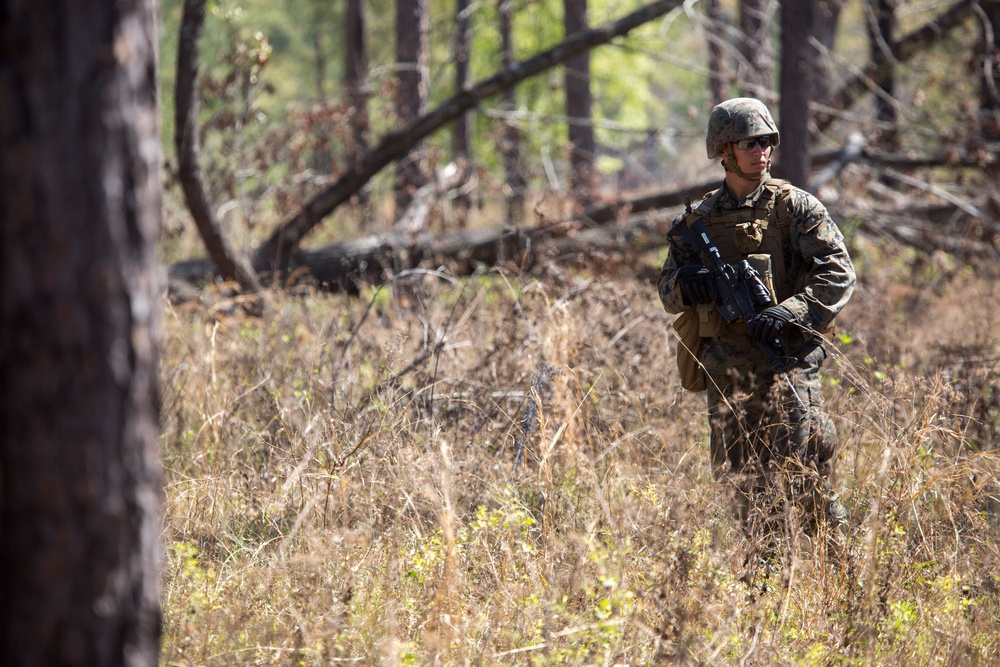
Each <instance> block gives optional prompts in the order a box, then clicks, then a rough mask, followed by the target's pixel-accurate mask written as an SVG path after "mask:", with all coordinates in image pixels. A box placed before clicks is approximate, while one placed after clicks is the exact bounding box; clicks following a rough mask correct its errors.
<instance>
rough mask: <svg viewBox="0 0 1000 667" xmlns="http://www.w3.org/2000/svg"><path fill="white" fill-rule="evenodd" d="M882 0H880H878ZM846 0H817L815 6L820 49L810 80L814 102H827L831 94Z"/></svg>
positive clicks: (815, 24) (813, 32) (814, 35)
mask: <svg viewBox="0 0 1000 667" xmlns="http://www.w3.org/2000/svg"><path fill="white" fill-rule="evenodd" d="M876 1H880V0H876ZM843 8H844V0H817V2H815V4H814V6H813V29H812V35H813V37H815V38H816V41H817V42H818V43H819V46H820V49H819V51H817V52H816V53H815V54H814V55H813V71H812V77H811V78H810V80H809V85H810V86H811V88H810V91H809V97H810V99H811V100H813V101H814V102H821V103H822V102H825V101H826V99H827V97H828V96H829V95H830V71H831V69H830V68H831V64H832V63H831V59H830V57H829V56H828V54H830V53H832V52H833V49H834V42H835V41H836V38H837V28H838V26H839V25H840V11H841V10H842V9H843Z"/></svg>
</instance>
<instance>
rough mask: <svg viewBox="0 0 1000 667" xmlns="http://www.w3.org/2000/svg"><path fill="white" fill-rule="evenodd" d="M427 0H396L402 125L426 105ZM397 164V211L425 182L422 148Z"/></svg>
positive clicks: (398, 111) (398, 109)
mask: <svg viewBox="0 0 1000 667" xmlns="http://www.w3.org/2000/svg"><path fill="white" fill-rule="evenodd" d="M427 3H428V0H396V68H397V70H396V114H397V115H398V116H399V123H400V126H402V127H405V126H407V125H409V124H410V123H412V122H414V121H415V120H416V119H418V118H420V117H421V116H422V115H423V114H424V112H425V111H426V109H427V99H428V73H427V55H428V54H427V49H428V44H427V41H428V36H429V31H430V27H429V25H428V21H429V17H428V14H427ZM401 157H402V159H401V160H400V161H399V162H398V163H397V164H396V185H395V194H396V211H397V213H402V212H403V211H404V210H406V207H407V206H409V204H410V199H411V198H412V197H413V193H415V192H416V191H417V190H418V189H420V187H421V186H423V185H424V184H425V183H426V182H427V177H426V174H425V171H424V170H425V165H424V156H423V153H422V151H421V150H420V149H419V147H418V148H417V150H414V151H411V152H408V153H407V154H405V155H403V156H401Z"/></svg>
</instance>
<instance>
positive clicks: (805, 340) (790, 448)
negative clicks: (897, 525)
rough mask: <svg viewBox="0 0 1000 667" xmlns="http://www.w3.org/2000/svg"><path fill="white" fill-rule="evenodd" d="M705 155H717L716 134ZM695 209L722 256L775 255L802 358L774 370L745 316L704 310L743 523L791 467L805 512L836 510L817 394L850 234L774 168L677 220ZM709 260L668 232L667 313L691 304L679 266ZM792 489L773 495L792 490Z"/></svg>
mask: <svg viewBox="0 0 1000 667" xmlns="http://www.w3.org/2000/svg"><path fill="white" fill-rule="evenodd" d="M758 104H759V103H758ZM761 106H763V105H761ZM765 113H766V110H765ZM767 120H770V117H769V116H768V119H767ZM771 122H772V124H773V121H771ZM741 131H745V130H740V129H739V128H737V129H736V131H735V134H736V136H737V137H738V136H739V133H740V132H741ZM751 136H755V135H751ZM774 143H775V144H776V143H777V137H776V135H775V141H774ZM708 150H709V155H710V156H712V154H713V153H712V151H713V146H712V132H711V130H710V134H709V146H708ZM717 151H718V149H717V148H716V152H717ZM772 200H773V201H772ZM782 207H783V208H782ZM762 210H764V211H769V212H768V213H767V214H764V213H762ZM688 215H695V216H699V217H700V218H701V220H702V222H703V223H704V224H705V226H706V229H707V231H708V233H709V235H710V236H711V237H712V239H713V241H714V242H715V244H716V245H717V246H718V247H719V250H720V252H721V253H722V257H723V260H724V261H726V262H729V263H731V264H732V263H735V262H738V261H739V260H742V259H746V258H747V257H748V256H749V255H751V254H755V255H757V256H758V257H759V254H760V253H763V254H765V255H767V256H768V257H769V263H770V264H771V265H772V266H773V275H772V276H770V279H771V283H772V286H773V289H772V293H773V295H774V297H775V299H776V302H777V304H779V305H781V306H783V307H784V308H786V309H787V310H788V311H789V312H790V313H791V315H792V316H793V318H794V321H793V322H794V323H793V326H791V327H790V328H789V329H788V330H786V332H785V336H784V338H785V344H786V354H787V356H789V357H792V358H794V361H793V363H792V366H791V368H790V370H789V373H788V374H787V379H786V377H785V376H775V374H774V372H773V370H772V368H771V366H770V365H769V364H768V362H767V361H766V360H765V359H764V356H763V354H762V353H761V352H760V351H759V350H758V348H757V346H756V344H755V343H754V341H753V340H752V339H751V338H750V336H749V334H748V332H747V328H746V325H745V324H744V323H743V322H742V321H737V322H734V323H732V324H729V323H726V322H725V320H723V319H722V318H721V317H720V316H718V314H717V312H715V311H714V307H712V306H701V307H700V309H701V310H702V311H704V310H705V309H706V308H707V309H709V310H711V311H712V313H711V314H712V315H714V316H715V317H714V319H713V321H712V322H704V325H705V327H706V328H703V329H702V331H701V335H702V336H703V338H702V343H703V344H702V348H701V350H700V353H699V354H698V359H699V360H700V362H701V364H702V365H703V368H704V371H705V373H706V375H707V378H708V381H707V402H708V411H709V423H710V428H711V457H712V469H713V473H714V475H715V476H716V478H717V479H720V480H727V481H729V482H731V483H733V484H734V486H735V488H736V489H737V490H738V491H739V492H740V493H738V494H737V495H738V498H740V499H742V502H741V503H740V513H741V518H742V519H743V520H744V521H747V520H748V516H747V513H748V510H749V509H750V508H751V507H752V505H753V499H754V498H756V499H757V500H761V499H763V498H765V496H768V495H769V494H770V495H775V491H776V489H775V475H774V472H775V471H776V470H778V469H785V470H788V469H789V465H788V464H791V465H792V467H794V468H795V469H797V471H798V472H799V473H806V474H805V475H804V476H803V475H802V474H799V475H798V476H797V477H798V479H799V487H798V493H796V495H797V496H798V497H797V500H798V503H797V504H798V506H799V507H801V508H802V510H803V511H804V513H806V514H807V516H809V517H817V516H819V515H821V512H820V510H821V509H824V510H827V511H828V510H829V504H830V501H831V494H830V492H829V489H830V480H831V477H832V474H833V470H832V468H833V462H834V455H835V452H836V448H837V435H836V431H835V430H834V427H833V424H832V423H831V421H830V419H829V417H828V416H827V414H826V413H825V412H824V411H823V408H822V400H821V397H820V377H819V369H820V366H821V364H822V363H823V361H824V359H825V358H826V352H825V351H824V349H823V344H822V342H823V340H822V338H821V336H820V333H821V332H824V331H826V330H828V329H829V328H830V326H831V325H832V322H833V319H834V317H835V316H836V315H837V313H839V312H840V310H841V309H842V308H843V307H844V305H845V304H846V302H847V300H848V299H849V298H850V296H851V293H852V292H853V290H854V285H855V273H854V267H853V265H852V264H851V260H850V257H849V256H848V253H847V249H846V247H845V245H844V237H843V235H842V234H841V232H840V230H839V229H838V228H837V225H836V224H835V223H834V221H833V220H832V219H831V217H830V215H829V213H828V212H827V210H826V208H825V207H824V206H823V205H822V204H821V203H820V202H819V200H817V199H816V198H815V197H814V196H812V195H810V194H809V193H807V192H805V191H803V190H800V189H798V188H795V187H793V186H791V185H790V184H788V183H787V181H780V180H777V179H772V178H770V176H769V175H768V174H767V173H766V172H765V173H764V174H763V177H762V179H761V182H760V184H759V185H758V187H757V189H756V190H755V191H754V192H753V193H751V194H750V195H749V196H748V197H746V198H745V199H744V200H742V201H737V200H736V199H734V197H733V196H732V195H731V194H730V193H729V191H728V190H727V189H726V187H725V186H723V187H722V188H720V189H719V190H718V191H716V192H713V193H710V194H709V195H707V196H706V198H705V199H704V200H703V201H702V202H701V203H700V204H699V205H698V206H697V207H695V209H694V212H693V213H691V214H686V215H682V216H680V217H679V218H678V219H677V220H675V221H674V224H675V225H681V224H685V220H687V219H688ZM776 220H778V221H780V222H776ZM768 221H770V224H768ZM761 228H763V232H762V229H761ZM701 262H702V260H701V259H700V258H699V256H698V254H697V253H696V252H695V250H694V249H693V248H692V247H691V246H690V245H689V244H688V243H687V242H686V241H685V240H684V239H683V238H682V237H681V236H680V235H679V234H671V241H670V248H669V255H668V257H667V259H666V261H665V262H664V264H663V268H662V270H661V272H660V276H659V280H658V283H657V287H658V291H659V295H660V300H661V301H662V303H663V307H664V308H665V309H666V310H667V311H668V312H670V313H683V312H684V311H685V310H689V309H690V308H691V306H689V305H688V304H686V303H685V300H684V298H683V294H682V290H681V289H680V287H679V285H678V282H677V276H678V270H679V269H680V268H681V267H683V266H685V265H689V264H701ZM702 320H703V321H704V320H705V317H704V316H702ZM789 384H791V385H792V386H793V387H794V389H795V393H797V394H798V397H799V398H800V399H801V402H802V404H804V407H805V409H804V410H803V408H802V406H801V405H800V403H799V401H798V400H796V399H795V397H794V394H793V393H792V391H791V389H790V387H789ZM786 479H788V478H787V477H786ZM803 479H807V480H809V481H808V482H802V480H803ZM802 484H804V486H802ZM788 491H790V489H787V488H786V489H783V490H781V491H780V492H778V493H777V495H779V496H787V493H788ZM817 505H819V506H817ZM837 507H838V508H839V505H837ZM839 511H842V508H840V509H839ZM836 518H837V519H838V520H840V519H841V517H839V516H838V517H836Z"/></svg>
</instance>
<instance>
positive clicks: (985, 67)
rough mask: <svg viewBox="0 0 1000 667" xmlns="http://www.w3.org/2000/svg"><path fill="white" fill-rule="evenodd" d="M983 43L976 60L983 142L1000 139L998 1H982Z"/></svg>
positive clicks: (999, 5) (999, 32)
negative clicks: (979, 57) (979, 55)
mask: <svg viewBox="0 0 1000 667" xmlns="http://www.w3.org/2000/svg"><path fill="white" fill-rule="evenodd" d="M980 6H981V7H982V10H983V19H984V21H983V26H982V35H983V36H982V43H981V46H980V53H981V57H982V60H981V61H980V63H979V126H980V128H981V131H982V134H983V139H984V140H985V141H1000V57H998V54H1000V51H998V49H997V40H998V39H1000V0H981V2H980Z"/></svg>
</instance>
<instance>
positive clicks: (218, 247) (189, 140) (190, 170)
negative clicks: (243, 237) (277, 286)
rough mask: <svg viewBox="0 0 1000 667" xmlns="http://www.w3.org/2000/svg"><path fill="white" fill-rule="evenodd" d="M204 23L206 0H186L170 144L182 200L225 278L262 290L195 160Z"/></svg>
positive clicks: (247, 288)
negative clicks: (224, 225)
mask: <svg viewBox="0 0 1000 667" xmlns="http://www.w3.org/2000/svg"><path fill="white" fill-rule="evenodd" d="M204 23H205V0H185V2H184V15H183V17H182V19H181V33H180V43H179V44H178V48H177V84H176V85H177V87H176V89H175V97H174V113H175V120H174V146H175V148H176V149H177V170H178V177H179V180H180V183H181V189H182V190H183V191H184V200H185V202H187V207H188V210H189V211H190V212H191V217H192V218H193V219H194V222H195V226H196V227H197V228H198V233H199V234H200V235H201V240H202V242H203V243H204V244H205V250H206V251H207V252H208V256H209V257H211V258H212V261H214V262H215V264H216V265H217V266H218V267H219V273H220V274H221V275H222V277H223V278H225V279H226V280H235V281H236V282H238V283H239V285H240V287H241V288H242V289H243V291H244V292H249V293H251V294H262V293H263V288H262V287H261V284H260V281H258V280H257V274H256V273H254V271H253V269H252V268H251V267H250V264H249V263H248V262H247V261H246V260H245V259H244V258H243V257H242V256H241V255H240V254H239V253H238V252H237V251H236V250H235V249H234V248H233V247H232V245H231V244H230V243H229V239H228V238H227V237H226V235H225V232H223V231H222V224H221V223H220V222H219V220H218V218H217V217H216V215H215V212H214V210H213V207H212V205H211V203H210V202H209V200H208V193H207V192H206V191H205V186H204V182H203V179H202V174H201V167H200V166H199V164H198V136H199V133H198V126H197V118H198V97H197V86H196V82H197V80H198V54H199V48H200V47H199V44H200V41H201V30H202V26H203V25H204Z"/></svg>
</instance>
